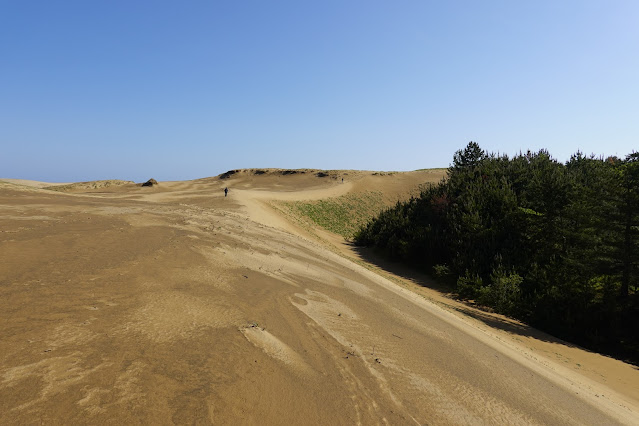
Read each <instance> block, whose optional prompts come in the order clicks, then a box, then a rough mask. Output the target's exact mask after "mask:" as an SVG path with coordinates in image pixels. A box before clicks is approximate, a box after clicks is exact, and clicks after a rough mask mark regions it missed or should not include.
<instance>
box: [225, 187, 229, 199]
mask: <svg viewBox="0 0 639 426" xmlns="http://www.w3.org/2000/svg"><path fill="white" fill-rule="evenodd" d="M228 193H229V189H228V188H224V196H225V197H226V195H227V194H228Z"/></svg>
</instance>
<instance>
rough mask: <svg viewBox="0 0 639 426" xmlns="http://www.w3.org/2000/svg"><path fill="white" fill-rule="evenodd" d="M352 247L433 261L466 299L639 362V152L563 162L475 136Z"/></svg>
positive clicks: (420, 261)
mask: <svg viewBox="0 0 639 426" xmlns="http://www.w3.org/2000/svg"><path fill="white" fill-rule="evenodd" d="M355 242H356V243H357V244H360V245H368V246H373V247H376V248H378V249H380V250H381V251H383V252H385V253H387V254H388V255H389V256H391V257H392V258H395V259H398V260H403V261H406V262H410V263H413V264H418V265H421V266H424V267H427V268H432V270H433V271H434V272H435V273H436V275H437V276H438V277H440V278H441V279H444V280H446V281H450V282H452V283H456V291H457V293H458V294H459V296H460V297H462V298H467V299H474V300H475V301H477V302H478V303H480V304H483V305H486V306H490V307H492V308H493V309H494V310H495V311H497V312H500V313H503V314H506V315H511V316H514V317H517V318H519V319H522V320H524V321H527V322H529V323H531V324H533V325H535V326H537V327H539V328H541V329H544V330H546V331H548V332H550V333H554V334H555V335H558V336H560V337H562V338H566V339H569V340H573V341H575V342H577V343H580V344H582V345H585V346H589V347H592V348H595V349H597V350H602V351H608V352H612V353H616V354H619V355H622V356H626V357H630V358H633V359H634V360H635V361H637V360H639V337H638V336H639V333H636V330H635V329H636V327H637V326H638V325H639V294H638V293H637V288H638V287H639V153H633V154H630V155H628V156H627V157H626V158H625V159H623V160H620V159H618V158H616V157H611V158H608V159H606V160H603V159H597V158H593V157H585V156H584V155H583V154H581V153H577V154H575V155H574V156H572V158H571V159H570V160H569V161H568V162H567V163H566V164H561V163H559V162H557V161H556V160H554V159H553V158H552V157H551V156H550V154H549V153H548V152H547V151H545V150H542V151H539V152H537V153H531V152H528V153H526V154H520V155H518V156H516V157H514V158H512V159H510V158H508V157H506V156H496V155H493V154H487V153H486V152H484V151H483V150H482V149H481V148H480V147H479V145H477V144H476V143H474V142H471V143H469V144H468V146H467V147H466V148H465V149H464V150H460V151H458V152H457V153H456V154H455V156H454V159H453V164H452V166H451V167H449V169H448V178H447V179H446V180H444V181H442V182H440V183H439V184H438V185H434V186H431V187H429V188H427V189H426V190H424V191H422V193H421V195H420V196H419V197H417V198H412V199H410V200H409V201H407V202H404V203H397V205H395V206H394V207H392V208H389V209H387V210H385V211H383V212H382V213H381V214H380V215H379V216H378V217H377V218H375V219H374V220H372V221H370V222H369V223H368V224H367V225H366V226H364V227H362V228H361V229H360V230H359V232H358V233H357V234H356V237H355Z"/></svg>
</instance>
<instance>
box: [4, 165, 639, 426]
mask: <svg viewBox="0 0 639 426" xmlns="http://www.w3.org/2000/svg"><path fill="white" fill-rule="evenodd" d="M346 173H348V174H346ZM342 177H345V182H344V183H342V182H341V178H342ZM440 177H441V171H440V172H438V173H433V172H428V171H425V172H412V173H406V174H394V175H387V176H380V175H377V176H373V175H371V174H370V173H365V172H354V171H347V172H339V173H336V174H334V176H333V177H331V176H329V177H324V178H318V177H317V176H315V175H314V174H313V173H312V172H310V171H309V172H307V173H304V174H301V173H298V174H295V175H281V174H279V173H276V172H268V173H265V174H263V175H254V174H253V173H252V172H244V173H238V174H236V175H233V176H231V177H230V178H229V179H227V180H219V179H217V178H208V179H201V180H197V181H190V182H162V183H161V184H160V185H159V186H158V187H154V188H140V187H135V186H127V185H124V186H121V187H110V188H104V192H99V193H95V192H94V193H91V194H61V193H54V192H50V191H45V190H30V191H27V190H23V189H21V188H20V187H16V186H15V185H13V186H11V185H0V230H1V232H0V324H2V326H1V327H0V423H1V424H15V423H37V422H46V423H54V424H62V423H66V424H70V423H117V424H122V423H153V424H169V423H195V422H199V423H220V424H229V423H232V424H235V423H241V424H283V423H285V424H381V423H390V424H415V423H418V424H484V423H491V424H535V423H541V424H615V423H625V424H633V423H634V424H637V423H639V416H638V410H639V408H638V406H639V403H638V398H639V395H637V392H638V389H639V373H638V372H637V370H636V369H635V368H633V367H632V366H629V365H627V364H624V363H621V362H619V361H616V360H612V359H609V358H606V357H602V356H599V355H597V354H591V353H588V352H586V351H583V350H581V349H579V348H575V347H571V346H568V345H565V344H562V343H561V342H558V341H556V340H555V339H552V338H550V337H549V336H544V335H543V334H541V333H538V332H535V331H534V330H529V329H526V328H525V327H522V326H521V325H520V324H517V323H514V322H508V321H507V320H505V319H503V318H500V317H497V316H488V317H489V318H485V317H481V316H480V314H479V313H477V312H474V311H472V310H471V309H469V308H467V307H464V306H463V305H459V304H456V303H455V302H454V301H451V300H449V299H447V298H445V297H444V296H443V295H441V294H438V293H437V292H435V291H433V290H429V289H424V288H420V287H417V286H415V285H414V284H412V283H411V282H410V281H409V280H406V279H403V278H401V277H399V276H397V275H394V274H391V273H390V272H385V271H384V270H380V269H376V268H374V267H373V266H370V265H368V264H367V263H366V262H364V261H363V260H362V259H361V258H359V257H358V256H359V255H358V253H355V252H354V251H353V250H352V249H351V248H350V247H349V246H347V245H344V244H342V242H341V240H340V239H339V238H335V237H334V236H331V235H329V234H328V233H326V232H322V231H317V230H313V229H308V228H307V227H303V226H300V225H299V223H296V222H295V221H291V220H290V218H287V217H284V216H282V215H281V214H280V212H278V211H277V210H274V209H272V208H271V207H270V204H269V202H270V200H274V199H275V200H277V199H279V200H299V199H320V198H325V197H328V196H335V195H340V194H345V193H347V192H350V191H363V190H367V189H370V188H375V189H376V190H381V191H384V192H385V193H386V194H387V196H388V198H389V200H392V199H393V198H397V197H404V196H406V195H408V194H409V192H410V191H411V190H414V188H415V186H416V185H417V184H419V183H422V182H424V181H427V180H430V181H437V180H438V179H439V178H440ZM225 186H228V187H229V189H230V192H229V196H228V197H226V198H225V197H224V194H223V192H222V189H223V188H224V187H225ZM426 279H427V278H424V280H426ZM468 314H471V315H470V316H469V315H468ZM481 315H485V314H481ZM490 324H493V325H497V327H491V326H489V325H490Z"/></svg>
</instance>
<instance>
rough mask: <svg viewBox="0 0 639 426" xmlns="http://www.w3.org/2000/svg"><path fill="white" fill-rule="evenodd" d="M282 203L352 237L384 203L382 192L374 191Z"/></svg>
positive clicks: (344, 235) (326, 226)
mask: <svg viewBox="0 0 639 426" xmlns="http://www.w3.org/2000/svg"><path fill="white" fill-rule="evenodd" d="M282 204H283V205H284V206H286V207H287V208H288V210H289V211H290V212H291V213H293V214H294V215H298V216H302V217H305V218H308V219H310V220H311V221H312V222H313V223H315V224H316V225H318V226H321V227H322V228H324V229H327V230H329V231H331V232H334V233H336V234H339V235H341V236H343V237H344V238H352V237H353V235H355V232H357V231H358V230H359V228H360V227H361V226H362V225H364V224H365V223H366V222H368V221H369V220H370V219H371V218H372V217H374V216H376V215H377V214H378V213H379V212H380V211H381V210H382V209H383V208H384V207H385V206H386V205H385V203H384V198H383V196H382V193H381V192H374V191H367V192H362V193H356V194H347V195H342V196H340V197H335V198H327V199H325V200H317V201H291V202H283V203H282Z"/></svg>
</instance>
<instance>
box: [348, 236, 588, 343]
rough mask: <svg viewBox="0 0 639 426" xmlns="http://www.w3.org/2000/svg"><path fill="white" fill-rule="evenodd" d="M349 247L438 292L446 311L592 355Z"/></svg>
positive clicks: (367, 250) (371, 253)
mask: <svg viewBox="0 0 639 426" xmlns="http://www.w3.org/2000/svg"><path fill="white" fill-rule="evenodd" d="M350 246H351V248H352V250H353V252H354V253H356V254H357V256H358V257H359V258H360V259H361V260H363V261H365V262H367V263H369V264H372V265H374V266H376V267H378V268H379V269H381V270H382V271H384V272H386V273H389V274H392V275H395V276H398V277H400V278H402V279H403V280H406V281H409V282H412V283H414V284H416V285H419V286H420V287H424V288H429V289H431V290H434V291H436V292H438V293H440V294H441V295H442V296H444V297H445V298H447V299H448V300H444V301H441V302H438V303H439V304H443V305H445V306H446V307H447V308H449V309H452V310H455V311H457V312H460V313H463V314H464V315H467V316H469V317H471V318H474V319H476V320H478V321H480V322H482V323H484V324H485V325H487V326H489V327H492V328H496V329H499V330H503V331H506V332H507V333H510V334H513V335H518V336H522V337H529V338H533V339H536V340H540V341H544V342H550V343H556V344H560V345H564V346H567V347H571V348H579V349H582V350H584V351H587V352H592V351H590V350H588V349H586V348H583V347H581V346H579V345H576V344H573V343H570V342H567V341H565V340H562V339H560V338H557V337H554V336H552V335H550V334H548V333H545V332H543V331H540V330H537V329H535V328H533V327H531V326H529V325H527V324H524V323H522V322H520V321H518V320H515V319H511V318H508V317H505V316H503V315H498V314H495V313H492V312H488V311H485V310H483V309H482V307H480V306H478V305H475V304H474V303H472V302H469V301H464V300H460V299H458V298H456V296H455V293H454V291H453V289H452V288H451V287H450V286H447V285H446V284H443V283H440V282H437V281H435V280H434V279H433V278H432V277H431V276H429V275H428V274H426V273H425V272H423V271H420V270H419V269H417V268H414V267H410V266H407V265H405V264H402V263H400V262H393V261H391V260H388V259H387V258H385V257H383V256H381V255H380V254H378V253H375V252H374V251H373V250H372V249H370V248H367V247H360V246H356V245H355V244H352V243H350Z"/></svg>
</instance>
